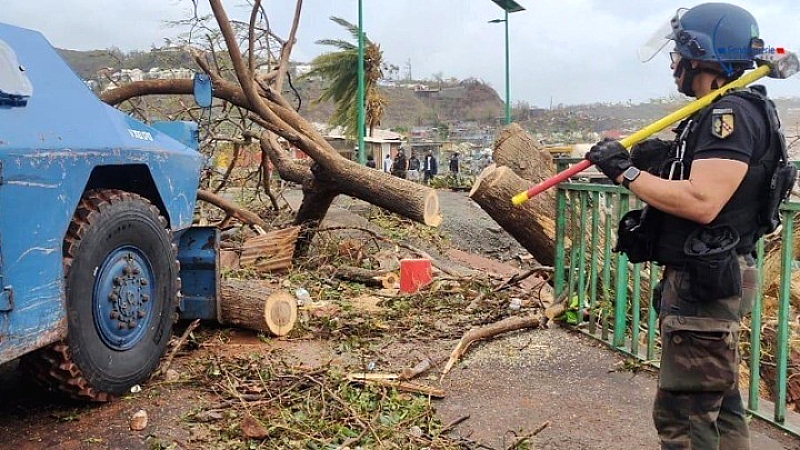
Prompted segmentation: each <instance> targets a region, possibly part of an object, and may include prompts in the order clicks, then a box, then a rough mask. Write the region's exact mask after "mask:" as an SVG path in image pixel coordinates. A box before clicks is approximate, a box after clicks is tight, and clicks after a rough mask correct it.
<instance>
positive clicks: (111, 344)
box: [25, 189, 180, 401]
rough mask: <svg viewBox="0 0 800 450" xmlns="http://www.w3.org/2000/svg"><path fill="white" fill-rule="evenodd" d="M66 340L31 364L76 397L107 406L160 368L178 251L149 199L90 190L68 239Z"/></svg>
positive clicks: (175, 289) (171, 314)
mask: <svg viewBox="0 0 800 450" xmlns="http://www.w3.org/2000/svg"><path fill="white" fill-rule="evenodd" d="M63 254H64V273H65V293H66V307H67V321H68V322H67V323H68V330H67V337H66V339H65V340H63V341H59V342H57V343H55V344H53V345H51V346H49V347H47V348H45V349H42V350H39V351H37V352H34V353H33V354H31V355H30V356H28V357H26V358H25V363H26V365H28V366H29V367H31V368H33V369H34V371H35V373H36V374H37V376H38V378H39V379H41V380H43V381H45V382H47V383H48V384H49V385H50V386H51V387H54V388H56V389H58V390H59V391H62V392H65V393H66V394H67V395H69V396H71V397H73V398H79V399H87V400H92V401H107V400H109V399H110V398H112V397H113V396H116V395H119V394H122V393H124V392H127V391H128V390H129V389H130V388H131V386H133V385H135V384H137V383H141V382H142V381H144V380H146V379H147V377H148V376H149V375H150V374H151V373H152V372H153V370H155V368H156V367H157V366H158V362H159V359H160V358H161V356H162V355H163V353H164V350H165V348H166V345H167V341H168V340H169V337H170V334H171V332H172V324H173V322H174V318H175V312H176V299H177V296H178V291H179V289H180V285H179V284H180V279H179V278H178V273H179V266H178V261H177V248H176V247H175V246H174V245H173V244H172V240H171V233H170V232H169V230H167V221H166V220H165V219H164V217H162V216H161V215H160V214H159V211H158V209H157V208H156V207H155V206H153V204H152V203H150V202H149V201H148V200H147V199H145V198H143V197H141V196H139V195H136V194H131V193H128V192H124V191H119V190H110V189H108V190H94V191H88V192H86V193H85V194H84V196H83V198H82V199H81V201H80V204H79V205H78V208H77V210H76V212H75V216H74V217H73V219H72V222H71V223H70V226H69V230H68V231H67V235H66V237H65V238H64V248H63Z"/></svg>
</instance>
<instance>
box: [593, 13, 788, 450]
mask: <svg viewBox="0 0 800 450" xmlns="http://www.w3.org/2000/svg"><path fill="white" fill-rule="evenodd" d="M670 29H671V32H670V34H669V36H668V39H669V40H671V41H673V42H674V49H673V51H672V52H671V54H670V56H671V66H670V67H671V69H672V70H673V77H674V79H675V83H676V84H677V87H678V91H679V92H681V93H683V94H685V95H688V96H690V97H696V98H700V97H703V96H705V95H706V94H709V93H710V92H712V91H713V90H715V89H717V88H719V87H721V86H723V85H725V84H726V83H728V82H730V81H732V80H735V79H737V78H738V77H740V76H741V75H742V74H743V72H744V71H745V70H747V69H750V68H752V67H753V63H754V56H757V54H758V52H759V51H763V50H761V49H763V41H761V40H760V39H759V38H758V25H757V23H756V20H755V18H753V16H752V15H751V14H750V13H749V12H747V11H746V10H744V9H742V8H740V7H737V6H734V5H730V4H725V3H706V4H701V5H698V6H696V7H694V8H691V9H689V10H679V11H678V14H676V15H675V17H673V18H672V20H671V21H670ZM662 36H664V35H663V34H662ZM778 128H779V125H778V119H777V114H776V113H775V108H774V105H773V104H772V101H771V100H769V99H768V98H767V97H766V92H765V90H764V89H763V87H753V88H749V89H743V90H741V91H737V92H733V93H730V94H728V95H724V96H721V97H720V98H718V99H716V100H715V101H714V103H712V104H711V105H710V106H708V107H707V108H705V109H703V110H701V111H699V112H697V113H695V114H694V115H693V116H691V117H690V118H689V119H687V120H685V121H684V122H682V123H681V124H680V126H679V127H678V128H677V129H676V131H677V138H676V140H675V142H672V143H665V142H663V141H660V142H659V141H655V140H653V141H648V142H646V143H645V144H643V145H640V146H638V147H634V149H633V151H632V153H628V152H627V151H626V150H625V148H624V147H623V146H622V145H620V144H619V142H617V141H611V140H605V141H601V142H600V143H598V144H597V145H595V146H594V147H592V149H591V150H590V151H589V153H587V154H586V158H587V159H589V160H590V161H591V162H593V163H594V164H595V165H597V167H598V168H599V169H600V170H601V171H602V172H603V173H604V174H605V175H606V176H608V177H609V178H610V179H611V180H613V181H614V182H616V183H618V184H622V185H623V186H625V187H626V188H628V189H630V190H631V191H632V192H633V193H634V194H636V195H637V196H638V197H639V198H641V199H642V200H643V201H644V202H645V203H647V205H648V206H647V207H646V208H645V209H644V210H639V211H635V212H633V214H631V213H629V215H626V217H625V218H623V221H621V223H620V235H619V240H618V248H619V249H620V250H621V251H625V252H626V253H628V255H629V257H630V258H631V260H632V261H644V260H651V261H657V262H659V263H661V264H663V265H664V267H665V268H664V274H663V279H662V280H661V282H660V284H659V286H658V288H657V290H656V292H655V296H656V297H658V296H659V294H660V301H659V300H658V298H656V299H655V300H654V305H656V302H659V305H660V312H659V318H660V327H661V336H662V354H661V370H660V376H659V386H658V392H657V394H656V399H655V404H654V408H653V419H654V422H655V426H656V429H657V430H658V435H659V438H660V440H661V448H662V449H670V450H673V449H674V450H677V449H687V450H688V449H694V450H698V449H703V450H711V449H713V450H716V449H737V450H742V449H749V448H750V437H749V432H748V427H747V422H746V419H745V411H744V407H743V404H742V399H741V396H740V394H739V387H738V379H739V374H738V367H739V355H738V331H739V320H740V319H741V317H742V315H744V314H747V313H748V312H749V307H750V302H751V301H752V295H753V294H754V292H755V286H756V284H755V278H756V276H755V275H756V272H755V261H754V258H753V256H754V248H755V244H756V241H757V240H758V239H759V237H760V236H761V235H762V234H764V232H765V231H769V230H770V229H772V228H773V226H771V225H770V222H771V220H770V219H771V218H772V217H774V214H775V212H776V207H772V208H771V209H770V208H767V209H770V210H768V211H765V205H768V204H772V203H774V202H770V199H771V198H773V197H774V192H773V191H774V190H771V189H770V184H771V183H770V179H771V177H772V176H773V175H774V174H778V175H779V177H783V179H784V182H786V181H788V182H790V183H793V177H794V173H793V172H792V173H791V174H788V172H786V171H784V169H786V167H785V166H784V165H783V163H784V162H785V161H784V160H783V158H785V143H784V141H783V136H782V135H781V134H780V130H779V129H778ZM632 156H633V162H632V160H631V157H632ZM637 165H638V166H639V167H637ZM640 168H641V169H643V170H640ZM645 170H649V171H650V172H652V173H648V172H646V171H645ZM789 178H792V179H791V180H789ZM790 185H791V184H790ZM656 306H658V305H656Z"/></svg>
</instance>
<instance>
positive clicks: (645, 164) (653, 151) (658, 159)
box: [631, 139, 675, 176]
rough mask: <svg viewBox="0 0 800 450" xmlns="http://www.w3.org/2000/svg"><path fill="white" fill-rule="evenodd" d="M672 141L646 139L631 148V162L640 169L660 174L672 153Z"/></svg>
mask: <svg viewBox="0 0 800 450" xmlns="http://www.w3.org/2000/svg"><path fill="white" fill-rule="evenodd" d="M674 145H675V143H674V142H671V141H664V140H661V139H648V140H646V141H642V142H640V143H638V144H636V145H634V146H633V148H631V162H632V163H633V165H634V166H636V167H638V168H639V169H641V170H644V171H647V172H650V173H652V174H653V175H656V176H661V171H662V169H663V168H664V165H665V164H666V162H667V161H668V160H670V159H671V158H672V156H673V153H674Z"/></svg>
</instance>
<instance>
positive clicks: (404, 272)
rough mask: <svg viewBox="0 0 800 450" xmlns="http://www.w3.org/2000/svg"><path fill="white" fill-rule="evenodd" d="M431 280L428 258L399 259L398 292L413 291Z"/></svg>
mask: <svg viewBox="0 0 800 450" xmlns="http://www.w3.org/2000/svg"><path fill="white" fill-rule="evenodd" d="M430 282H431V260H430V259H401V260H400V292H405V293H413V292H417V290H419V288H421V287H422V286H425V285H426V284H428V283H430Z"/></svg>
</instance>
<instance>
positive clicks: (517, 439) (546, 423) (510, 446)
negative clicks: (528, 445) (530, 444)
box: [506, 420, 550, 450]
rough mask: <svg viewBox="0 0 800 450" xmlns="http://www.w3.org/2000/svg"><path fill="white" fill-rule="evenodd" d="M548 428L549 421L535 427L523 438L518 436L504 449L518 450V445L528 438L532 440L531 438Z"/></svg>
mask: <svg viewBox="0 0 800 450" xmlns="http://www.w3.org/2000/svg"><path fill="white" fill-rule="evenodd" d="M549 426H550V421H549V420H548V421H546V422H544V423H542V424H541V425H539V426H538V427H536V429H535V430H533V431H531V432H530V433H528V434H526V435H524V436H520V437H518V438H516V439H515V440H514V442H513V443H512V444H511V445H509V446H508V447H506V450H514V449H515V448H519V446H520V444H523V443H525V442H526V441H527V440H529V439H530V438H532V437H534V436H536V435H537V434H539V433H541V432H542V431H544V429H545V428H547V427H549Z"/></svg>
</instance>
